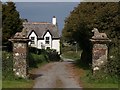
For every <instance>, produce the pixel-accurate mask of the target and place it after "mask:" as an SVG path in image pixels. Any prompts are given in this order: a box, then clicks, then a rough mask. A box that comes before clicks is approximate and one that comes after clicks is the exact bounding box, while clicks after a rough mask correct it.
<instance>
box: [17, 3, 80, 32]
mask: <svg viewBox="0 0 120 90" xmlns="http://www.w3.org/2000/svg"><path fill="white" fill-rule="evenodd" d="M79 3H80V2H17V3H16V7H17V10H18V11H19V13H20V16H21V18H24V19H28V21H36V22H51V21H52V17H53V16H56V18H57V23H58V25H59V26H58V27H59V30H60V31H61V30H62V28H63V26H64V20H65V18H66V17H67V16H69V14H70V11H72V10H73V9H74V7H76V6H77V5H78V4H79Z"/></svg>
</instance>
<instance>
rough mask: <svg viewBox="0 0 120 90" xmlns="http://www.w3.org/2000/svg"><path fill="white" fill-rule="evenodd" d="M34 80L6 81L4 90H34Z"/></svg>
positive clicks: (3, 85) (3, 86)
mask: <svg viewBox="0 0 120 90" xmlns="http://www.w3.org/2000/svg"><path fill="white" fill-rule="evenodd" d="M32 86H33V80H4V81H2V88H32Z"/></svg>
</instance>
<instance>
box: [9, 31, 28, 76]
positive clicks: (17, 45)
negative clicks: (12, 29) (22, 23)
mask: <svg viewBox="0 0 120 90" xmlns="http://www.w3.org/2000/svg"><path fill="white" fill-rule="evenodd" d="M9 41H11V42H12V43H13V71H14V73H15V75H16V76H18V77H22V78H27V76H28V59H27V57H28V42H29V41H30V40H29V39H28V38H27V35H26V33H25V30H22V32H17V33H16V34H15V36H14V38H12V39H9Z"/></svg>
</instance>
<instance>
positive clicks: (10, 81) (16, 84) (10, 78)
mask: <svg viewBox="0 0 120 90" xmlns="http://www.w3.org/2000/svg"><path fill="white" fill-rule="evenodd" d="M2 54H3V55H2V58H3V61H2V64H3V65H2V72H3V73H2V88H32V87H33V84H34V80H32V79H21V78H18V77H16V76H14V72H13V57H12V52H7V51H3V52H2ZM46 63H47V60H46V58H45V55H43V54H40V55H37V54H30V55H29V64H30V65H29V66H30V67H29V71H30V70H31V69H36V68H37V67H41V66H43V65H45V64H46Z"/></svg>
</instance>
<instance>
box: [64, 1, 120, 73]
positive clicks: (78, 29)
mask: <svg viewBox="0 0 120 90" xmlns="http://www.w3.org/2000/svg"><path fill="white" fill-rule="evenodd" d="M93 28H98V30H99V31H100V32H105V33H106V34H107V36H108V37H109V38H110V39H111V40H112V43H111V44H110V55H113V56H114V58H112V64H114V65H112V66H113V68H114V69H113V68H112V69H111V68H110V69H111V70H112V72H114V71H115V69H117V70H118V69H119V70H120V68H118V63H119V62H120V60H119V59H118V57H117V56H118V54H119V48H118V47H119V46H120V40H119V38H120V3H118V2H114V3H113V2H112V3H111V2H99V3H98V2H96V3H93V2H87V3H86V2H81V3H80V4H79V5H78V6H77V7H75V8H74V10H73V11H72V12H70V15H69V16H68V17H67V18H66V20H65V25H64V29H63V31H62V35H63V38H64V39H65V40H66V41H67V42H70V43H72V42H74V41H77V42H78V43H79V45H80V47H81V48H82V49H83V53H82V57H81V59H82V60H83V62H85V63H90V61H91V60H90V59H91V58H90V56H91V53H90V50H91V47H90V46H91V43H90V42H89V39H90V38H91V36H92V35H93V33H91V30H92V29H93ZM116 73H118V71H117V72H116Z"/></svg>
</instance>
